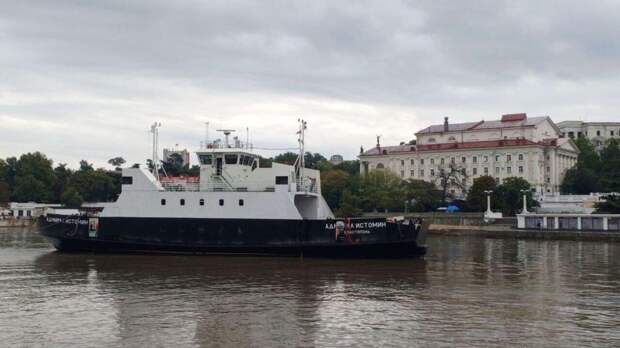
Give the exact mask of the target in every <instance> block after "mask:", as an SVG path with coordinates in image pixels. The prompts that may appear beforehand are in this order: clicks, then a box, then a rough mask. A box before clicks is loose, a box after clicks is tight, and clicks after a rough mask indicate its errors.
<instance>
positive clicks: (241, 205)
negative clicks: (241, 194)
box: [239, 199, 245, 207]
mask: <svg viewBox="0 0 620 348" xmlns="http://www.w3.org/2000/svg"><path fill="white" fill-rule="evenodd" d="M244 204H245V202H244V201H243V199H240V200H239V206H240V207H243V205H244Z"/></svg>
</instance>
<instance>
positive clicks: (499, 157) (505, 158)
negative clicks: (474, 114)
mask: <svg viewBox="0 0 620 348" xmlns="http://www.w3.org/2000/svg"><path fill="white" fill-rule="evenodd" d="M415 135H416V142H415V145H413V144H411V145H397V146H381V145H380V144H379V143H378V142H377V145H376V146H375V147H374V148H371V149H369V150H367V151H364V152H363V153H361V154H360V156H359V158H360V171H361V172H362V173H365V172H369V171H371V170H375V169H389V170H391V171H392V172H394V173H396V174H397V175H399V176H400V177H402V178H403V179H410V178H411V179H419V180H425V181H430V182H435V183H438V179H439V178H438V173H439V171H440V169H442V168H444V169H445V168H447V167H449V166H453V167H455V168H458V170H459V171H460V172H462V173H463V175H462V179H461V180H462V182H458V183H456V182H454V183H450V184H449V186H450V188H449V192H450V193H452V194H453V195H455V196H464V194H465V193H466V191H467V189H468V188H469V187H470V186H471V185H472V183H473V180H474V179H475V178H477V177H480V176H484V175H488V176H492V177H494V178H495V180H496V181H497V182H498V183H502V182H503V180H505V179H506V178H508V177H521V178H524V179H525V180H527V181H528V182H529V183H530V184H531V185H532V188H533V189H535V190H536V192H539V193H554V192H558V191H559V189H560V185H561V183H562V179H563V178H564V174H565V172H566V170H567V169H569V168H571V167H573V166H574V165H575V164H576V163H577V154H578V151H579V150H578V149H577V147H576V146H575V144H574V143H573V141H572V140H571V139H570V138H561V137H560V130H559V128H558V127H557V126H556V125H555V124H554V123H553V121H552V120H551V119H550V118H549V117H548V116H543V117H531V118H528V117H527V115H526V114H509V115H503V116H502V118H501V119H500V120H495V121H479V122H468V123H456V124H450V123H449V122H448V118H447V117H446V118H445V120H444V124H440V125H432V126H430V127H427V128H424V129H422V130H420V131H419V132H417V133H416V134H415Z"/></svg>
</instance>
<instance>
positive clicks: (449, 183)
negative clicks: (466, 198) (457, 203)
mask: <svg viewBox="0 0 620 348" xmlns="http://www.w3.org/2000/svg"><path fill="white" fill-rule="evenodd" d="M466 180H467V174H466V171H465V168H464V167H460V166H457V165H456V164H454V163H451V164H450V165H448V166H447V167H446V166H440V167H439V168H437V173H436V175H435V184H436V185H437V186H438V187H439V188H440V189H441V197H442V198H441V200H442V202H445V201H446V198H448V188H449V187H455V188H459V189H461V190H462V191H465V182H466Z"/></svg>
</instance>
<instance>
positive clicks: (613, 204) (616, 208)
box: [595, 195, 620, 214]
mask: <svg viewBox="0 0 620 348" xmlns="http://www.w3.org/2000/svg"><path fill="white" fill-rule="evenodd" d="M595 207H596V213H600V214H620V196H618V195H609V196H606V197H605V200H604V201H602V202H599V203H596V206H595Z"/></svg>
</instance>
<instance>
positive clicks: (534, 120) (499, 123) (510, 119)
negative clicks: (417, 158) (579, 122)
mask: <svg viewBox="0 0 620 348" xmlns="http://www.w3.org/2000/svg"><path fill="white" fill-rule="evenodd" d="M547 118H548V116H539V117H530V118H528V117H527V114H523V113H521V114H507V115H503V116H502V118H501V119H500V120H494V121H479V122H465V123H454V124H448V132H461V131H475V130H482V129H498V128H515V127H533V126H536V125H538V124H540V123H542V122H543V121H544V120H546V119H547ZM432 133H445V126H444V125H443V124H436V125H432V126H430V127H426V128H424V129H422V130H421V131H419V132H417V133H416V135H417V134H432Z"/></svg>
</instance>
